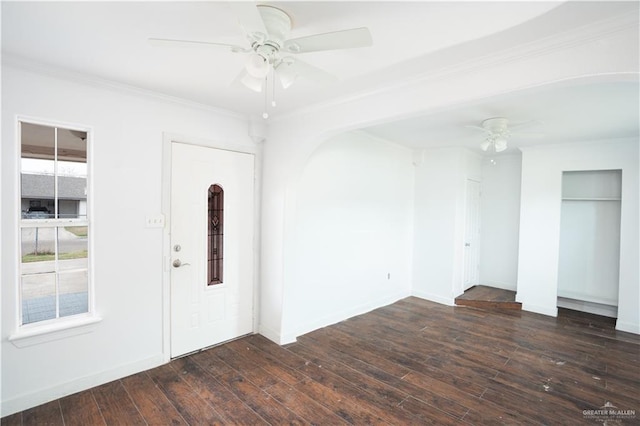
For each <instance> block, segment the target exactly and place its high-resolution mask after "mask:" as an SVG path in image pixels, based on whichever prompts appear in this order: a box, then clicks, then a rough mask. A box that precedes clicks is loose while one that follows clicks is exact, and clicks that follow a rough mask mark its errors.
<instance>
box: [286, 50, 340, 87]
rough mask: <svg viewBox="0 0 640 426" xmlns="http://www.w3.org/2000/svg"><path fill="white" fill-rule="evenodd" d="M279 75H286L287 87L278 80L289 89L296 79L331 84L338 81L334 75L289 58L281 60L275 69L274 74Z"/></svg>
mask: <svg viewBox="0 0 640 426" xmlns="http://www.w3.org/2000/svg"><path fill="white" fill-rule="evenodd" d="M279 73H280V74H284V73H286V74H285V75H286V80H288V81H290V83H289V84H288V85H287V84H286V83H285V81H283V79H282V78H280V81H281V82H282V83H283V86H285V85H286V87H289V86H290V85H291V83H293V81H294V80H295V79H296V78H297V77H301V78H306V79H309V80H314V81H317V82H320V83H331V82H334V81H336V80H338V78H337V77H336V76H335V75H333V74H331V73H329V72H327V71H325V70H322V69H320V68H318V67H315V66H313V65H310V64H308V63H306V62H303V61H300V60H298V59H297V58H292V57H290V56H289V57H286V58H283V59H282V62H281V63H280V64H279V65H278V66H277V67H276V74H279ZM286 87H285V88H286Z"/></svg>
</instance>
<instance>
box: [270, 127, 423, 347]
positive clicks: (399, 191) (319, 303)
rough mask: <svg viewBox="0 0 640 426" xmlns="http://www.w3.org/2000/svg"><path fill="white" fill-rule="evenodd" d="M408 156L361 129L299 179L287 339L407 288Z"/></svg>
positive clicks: (337, 142)
mask: <svg viewBox="0 0 640 426" xmlns="http://www.w3.org/2000/svg"><path fill="white" fill-rule="evenodd" d="M411 155H412V154H411V151H410V150H409V149H407V148H403V147H400V146H398V145H395V144H391V143H389V142H384V141H381V140H377V139H374V138H372V137H371V136H368V135H366V134H365V133H362V132H350V133H345V134H342V135H340V136H337V137H333V138H331V139H330V140H328V141H327V142H325V143H324V144H322V145H321V146H320V147H319V148H318V149H317V150H316V151H315V152H314V153H313V155H312V156H311V158H310V159H309V161H308V162H307V164H306V167H305V168H304V171H303V172H302V174H301V176H300V179H299V181H298V183H297V185H296V197H295V199H296V208H295V212H296V213H295V217H294V218H293V219H292V220H293V222H294V224H293V226H294V228H295V231H294V235H295V237H294V241H293V244H294V247H293V249H292V251H293V253H294V254H293V257H292V265H293V271H292V279H291V285H290V286H288V291H287V294H286V297H285V300H284V306H285V309H284V312H285V315H284V318H283V330H284V335H285V339H286V340H289V341H293V340H295V337H297V336H299V335H301V334H304V333H306V332H309V331H311V330H315V329H317V328H320V327H323V326H326V325H329V324H332V323H335V322H338V321H341V320H343V319H346V318H349V317H351V316H353V315H357V314H360V313H364V312H367V311H369V310H372V309H375V308H377V307H380V306H384V305H387V304H389V303H392V302H395V301H396V300H399V299H400V298H403V297H406V296H408V295H409V294H410V287H411V279H410V276H411V243H410V242H411V235H412V230H413V223H412V218H413V166H412V164H411Z"/></svg>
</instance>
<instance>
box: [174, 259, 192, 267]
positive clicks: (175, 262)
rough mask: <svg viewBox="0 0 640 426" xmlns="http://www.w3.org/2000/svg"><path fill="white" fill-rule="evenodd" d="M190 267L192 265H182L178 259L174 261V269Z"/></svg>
mask: <svg viewBox="0 0 640 426" xmlns="http://www.w3.org/2000/svg"><path fill="white" fill-rule="evenodd" d="M187 265H190V263H182V261H181V260H180V259H176V260H174V261H173V267H174V268H179V267H181V266H187Z"/></svg>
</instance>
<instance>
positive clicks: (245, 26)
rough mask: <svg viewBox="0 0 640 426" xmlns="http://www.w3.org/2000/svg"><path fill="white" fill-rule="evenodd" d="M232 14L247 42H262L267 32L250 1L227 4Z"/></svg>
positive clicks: (258, 13) (254, 5)
mask: <svg viewBox="0 0 640 426" xmlns="http://www.w3.org/2000/svg"><path fill="white" fill-rule="evenodd" d="M228 6H229V7H230V8H231V11H232V13H233V14H234V15H235V16H236V17H237V19H238V24H239V25H240V28H241V29H242V32H243V33H244V34H245V36H246V37H247V39H248V40H249V42H254V41H264V40H266V38H267V35H268V34H269V32H268V31H267V28H266V27H265V25H264V21H263V20H262V16H261V15H260V11H259V10H258V7H257V5H256V4H255V3H254V2H252V1H232V2H228Z"/></svg>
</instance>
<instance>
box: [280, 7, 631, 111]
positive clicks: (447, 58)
mask: <svg viewBox="0 0 640 426" xmlns="http://www.w3.org/2000/svg"><path fill="white" fill-rule="evenodd" d="M639 25H640V24H639V16H638V14H633V13H621V14H618V15H615V16H613V17H610V18H607V19H602V20H599V21H596V22H591V23H587V24H583V25H581V26H578V27H575V28H571V29H568V30H565V31H560V32H556V33H554V34H552V35H546V36H543V37H537V38H534V39H530V40H523V41H517V40H518V38H527V35H526V32H527V29H523V28H521V27H522V26H519V27H514V28H511V29H509V30H505V31H503V32H501V33H498V34H492V35H490V36H487V37H484V38H482V39H478V40H472V41H470V42H467V43H463V44H462V45H458V46H453V47H451V48H448V49H444V50H442V51H438V52H434V53H431V54H428V55H425V56H422V57H420V58H417V59H415V60H413V61H409V62H410V63H409V64H408V66H409V67H410V68H415V69H417V70H419V71H417V72H414V73H412V74H411V75H408V76H406V77H404V76H403V77H400V78H395V79H394V80H393V81H391V82H388V81H389V79H386V80H382V79H380V80H381V81H382V83H381V84H371V85H370V86H375V87H376V88H375V89H372V90H371V89H363V90H360V91H359V92H357V93H353V94H350V95H347V96H342V97H339V98H333V99H329V100H327V101H324V102H319V103H316V104H312V105H309V106H307V107H305V108H300V109H298V110H296V111H292V112H289V113H286V114H283V115H278V116H277V117H274V118H273V121H272V122H274V123H276V122H281V121H285V120H290V119H292V118H295V117H298V116H302V115H307V114H314V113H318V112H319V111H321V110H324V109H327V108H334V107H336V106H339V105H343V104H348V103H351V102H356V101H360V100H363V99H366V98H367V97H370V96H378V95H384V94H387V93H391V92H394V91H397V90H402V89H406V88H410V87H412V86H416V85H420V84H425V83H433V82H441V81H444V80H449V79H452V78H455V77H456V76H460V75H468V74H473V73H476V72H479V71H482V70H486V69H491V68H493V67H496V66H503V65H505V64H509V63H517V62H524V61H527V60H530V59H534V58H537V57H542V56H545V55H551V54H554V53H558V52H566V51H569V50H572V49H575V48H579V47H582V46H587V45H589V44H592V43H598V42H600V43H604V42H605V41H606V40H607V39H610V38H613V37H615V36H617V35H619V34H622V33H625V32H629V31H632V32H635V37H634V40H635V42H636V48H637V47H638V46H637V44H638V37H637V33H638V27H639ZM511 32H512V33H513V35H514V37H512V38H511V39H513V40H516V41H515V43H514V42H512V41H511V39H510V37H509V36H510V35H511ZM523 34H525V35H524V36H523ZM531 37H536V36H535V35H533V36H529V38H531ZM500 38H502V39H503V40H506V41H503V42H502V43H496V44H502V45H503V46H502V47H501V48H498V49H495V50H492V49H484V50H489V51H490V53H487V54H482V55H476V56H475V57H471V56H470V54H471V53H473V52H478V51H482V50H483V49H482V48H480V47H481V46H482V45H485V44H490V43H492V42H495V41H496V40H498V39H500ZM505 43H506V44H508V45H506V46H505V45H504V44H505ZM387 71H388V70H387ZM637 72H638V70H637V69H636V70H629V71H628V72H626V74H637ZM611 75H613V73H612V74H611Z"/></svg>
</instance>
